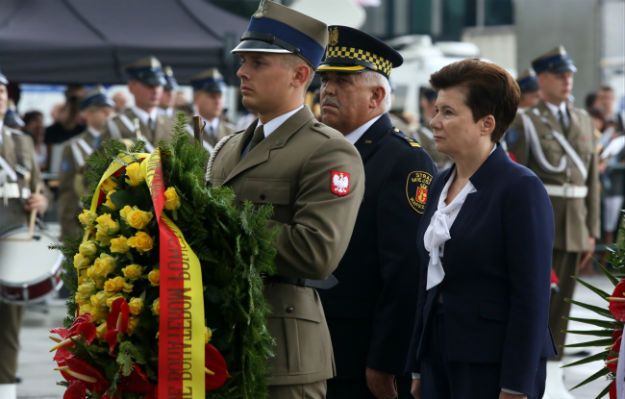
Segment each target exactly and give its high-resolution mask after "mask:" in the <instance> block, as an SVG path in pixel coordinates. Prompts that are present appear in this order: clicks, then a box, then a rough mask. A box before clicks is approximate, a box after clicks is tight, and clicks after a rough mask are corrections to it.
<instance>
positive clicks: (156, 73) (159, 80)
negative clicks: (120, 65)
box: [125, 57, 167, 86]
mask: <svg viewBox="0 0 625 399" xmlns="http://www.w3.org/2000/svg"><path fill="white" fill-rule="evenodd" d="M125 70H126V74H127V75H128V78H129V79H131V80H137V81H139V82H141V83H143V84H144V85H147V86H165V85H166V84H167V79H166V78H165V73H164V72H163V67H162V66H161V62H160V61H159V60H158V59H156V57H145V58H141V59H139V60H137V61H135V62H133V63H132V64H129V65H126V68H125Z"/></svg>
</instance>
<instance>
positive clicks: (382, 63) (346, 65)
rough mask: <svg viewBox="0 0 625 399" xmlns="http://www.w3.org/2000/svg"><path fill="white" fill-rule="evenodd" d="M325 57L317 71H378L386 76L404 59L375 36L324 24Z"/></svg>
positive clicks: (348, 28)
mask: <svg viewBox="0 0 625 399" xmlns="http://www.w3.org/2000/svg"><path fill="white" fill-rule="evenodd" d="M328 31H329V42H328V49H327V51H326V57H325V59H324V60H323V62H322V63H321V65H319V67H318V68H317V72H328V71H336V72H348V73H349V72H352V73H353V72H362V71H364V70H370V71H375V72H379V73H381V74H382V75H384V76H386V77H387V78H388V77H389V76H390V74H391V70H392V69H393V68H396V67H398V66H400V65H401V64H402V63H403V62H404V58H403V57H402V56H401V54H399V53H398V52H397V51H396V50H395V49H393V48H392V47H390V46H389V45H387V44H386V43H384V42H382V41H381V40H379V39H376V38H375V37H373V36H371V35H368V34H366V33H365V32H362V31H359V30H358V29H354V28H350V27H347V26H340V25H332V26H330V27H328Z"/></svg>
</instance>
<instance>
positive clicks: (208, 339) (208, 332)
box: [204, 326, 213, 344]
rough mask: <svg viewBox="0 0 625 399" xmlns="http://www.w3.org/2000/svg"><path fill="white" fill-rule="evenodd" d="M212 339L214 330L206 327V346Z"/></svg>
mask: <svg viewBox="0 0 625 399" xmlns="http://www.w3.org/2000/svg"><path fill="white" fill-rule="evenodd" d="M211 338H213V330H211V329H210V328H208V327H206V326H204V344H207V343H209V342H210V340H211Z"/></svg>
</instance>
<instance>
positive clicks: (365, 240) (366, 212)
mask: <svg viewBox="0 0 625 399" xmlns="http://www.w3.org/2000/svg"><path fill="white" fill-rule="evenodd" d="M329 36H330V44H329V46H328V49H327V52H326V58H325V60H324V61H323V63H322V64H321V65H320V66H319V68H317V71H318V72H319V73H320V74H321V92H320V94H321V102H322V104H323V103H336V104H337V111H334V112H333V111H331V110H329V109H328V108H327V107H322V110H321V115H322V120H323V121H324V122H326V123H328V124H329V125H331V126H335V127H337V129H340V131H341V133H343V134H344V135H345V138H346V139H347V140H348V141H349V142H351V143H354V145H355V147H356V149H357V150H358V152H359V153H360V156H361V157H362V160H363V163H364V167H365V177H366V184H365V194H364V198H363V202H362V205H361V207H360V210H359V211H358V218H357V219H356V226H355V227H354V233H353V235H352V238H351V240H350V243H349V246H348V247H347V251H346V252H345V255H344V256H343V259H341V263H340V264H339V267H338V268H337V270H336V272H335V273H334V275H335V277H336V278H337V279H338V285H336V286H335V287H333V288H331V289H329V290H323V291H320V295H321V301H322V303H323V308H324V310H325V312H326V317H327V320H328V326H329V328H330V335H331V338H332V347H333V348H334V355H335V359H336V369H337V375H336V377H335V378H333V379H332V380H330V381H328V393H327V397H328V399H333V398H336V399H341V398H359V399H363V398H375V396H374V394H375V392H371V391H370V389H369V388H368V383H367V380H366V370H367V369H371V370H376V371H379V372H383V373H385V374H386V375H387V376H388V379H394V378H396V381H397V388H398V391H399V397H400V398H406V399H407V398H410V397H411V395H410V378H409V377H408V376H406V375H405V374H404V365H405V361H406V349H407V348H408V345H409V344H410V332H411V331H410V329H409V328H406V326H407V325H410V324H413V322H414V308H415V307H416V304H417V290H416V289H415V285H416V284H417V281H418V267H417V263H416V258H417V251H416V246H415V241H416V238H417V228H418V226H419V220H420V218H421V215H422V214H423V211H424V209H425V204H426V202H427V198H428V190H429V186H430V183H431V182H432V179H433V177H434V175H435V174H436V172H435V171H436V167H435V166H434V163H433V162H432V160H431V159H430V157H429V156H428V155H427V154H426V153H425V151H424V150H423V148H421V146H420V145H419V144H418V143H417V142H416V141H414V140H412V139H410V138H409V137H407V136H406V135H405V134H404V133H402V132H401V131H400V130H399V129H397V128H396V127H394V126H393V122H392V119H391V117H390V116H389V114H388V113H387V112H385V106H384V105H382V104H384V103H383V102H381V105H377V106H375V107H372V108H373V111H372V112H371V113H369V111H368V109H367V108H366V107H361V104H360V103H355V107H358V110H355V111H354V112H353V113H349V112H345V113H341V107H342V105H343V104H344V103H346V102H354V101H358V98H359V96H360V94H361V93H363V92H366V93H369V92H370V90H371V86H370V84H365V83H363V82H364V81H367V82H369V81H371V78H370V76H367V75H365V76H359V75H358V74H363V73H364V74H371V75H372V76H375V77H376V78H378V79H380V77H379V76H378V75H377V74H379V75H381V76H382V77H383V78H382V79H380V80H381V81H382V82H384V81H385V80H386V81H387V80H388V77H389V75H390V73H391V71H392V68H393V67H398V66H400V65H401V64H402V62H403V58H402V57H401V55H400V54H399V53H398V52H397V51H395V50H394V49H392V48H391V47H389V46H387V45H386V44H384V43H383V42H381V41H380V40H378V39H376V38H375V37H372V36H370V35H368V34H366V33H364V32H361V31H359V30H357V29H353V28H349V27H345V26H330V27H329ZM362 54H367V56H366V57H365V56H361V55H362ZM348 74H349V75H350V76H349V78H350V80H348V82H349V84H345V86H343V83H342V82H343V80H344V79H346V78H345V75H348ZM374 74H376V75H374ZM366 78H369V79H366ZM382 82H380V87H384V86H383V85H382ZM344 87H348V89H346V90H347V91H348V92H349V93H350V95H344V94H343V93H339V91H340V90H341V89H343V88H344ZM385 95H390V93H385ZM363 121H364V123H363ZM345 122H349V123H348V124H345Z"/></svg>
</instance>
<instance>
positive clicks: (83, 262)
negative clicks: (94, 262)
mask: <svg viewBox="0 0 625 399" xmlns="http://www.w3.org/2000/svg"><path fill="white" fill-rule="evenodd" d="M90 263H91V259H90V258H88V257H86V256H84V255H83V254H81V253H80V252H79V253H77V254H76V255H74V267H75V268H76V269H78V270H80V269H84V268H85V267H87V266H89V264H90Z"/></svg>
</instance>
